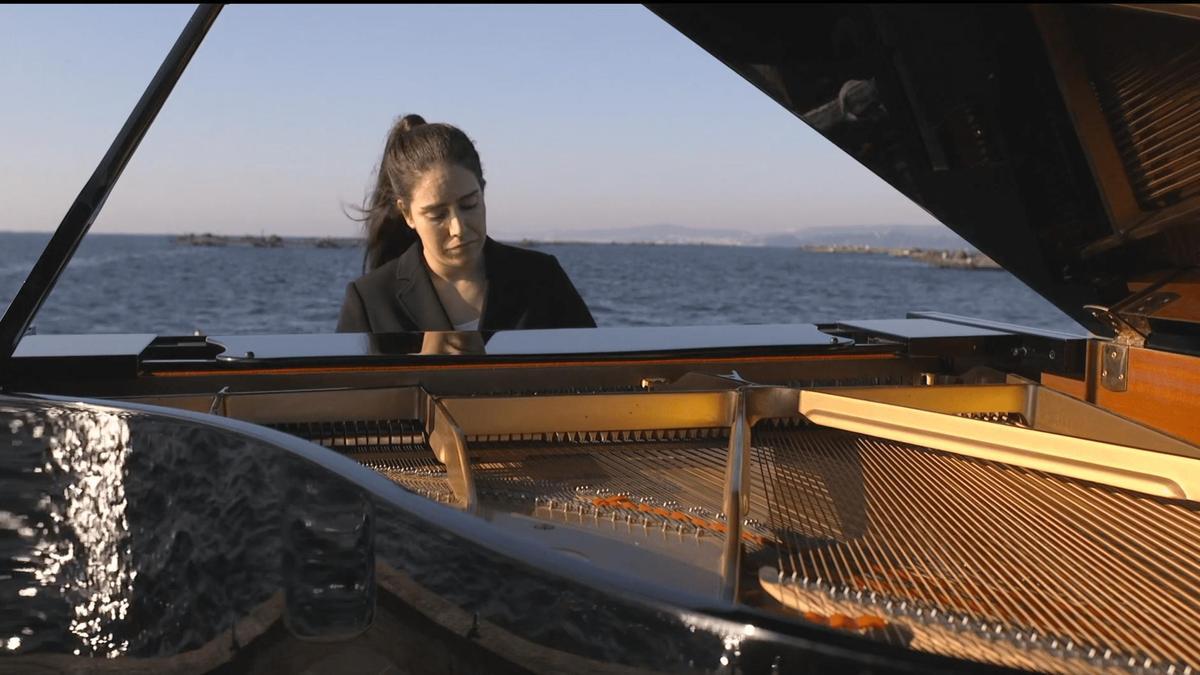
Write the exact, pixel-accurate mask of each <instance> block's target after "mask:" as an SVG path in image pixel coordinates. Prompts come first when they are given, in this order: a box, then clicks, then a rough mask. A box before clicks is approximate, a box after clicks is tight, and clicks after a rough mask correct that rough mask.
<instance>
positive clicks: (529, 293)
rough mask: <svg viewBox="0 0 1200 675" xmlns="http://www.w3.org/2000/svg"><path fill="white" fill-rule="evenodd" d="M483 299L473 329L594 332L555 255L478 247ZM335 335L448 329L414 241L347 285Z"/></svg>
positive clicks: (495, 245)
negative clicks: (483, 275) (484, 287)
mask: <svg viewBox="0 0 1200 675" xmlns="http://www.w3.org/2000/svg"><path fill="white" fill-rule="evenodd" d="M483 256H484V268H485V270H486V274H487V281H488V288H487V297H486V299H485V300H484V303H483V315H482V316H481V317H480V319H479V330H481V331H483V330H513V329H524V328H593V327H595V325H596V322H595V320H593V319H592V314H591V312H589V311H588V308H587V305H586V304H584V302H583V298H581V297H579V292H578V291H576V290H575V286H574V285H573V284H572V283H571V280H570V279H569V278H567V273H566V272H564V271H563V268H562V267H561V266H560V265H559V264H558V260H555V258H554V256H552V255H548V254H545V253H540V252H538V251H529V250H526V249H523V248H516V247H514V246H506V245H505V244H501V243H499V242H497V241H494V240H493V239H492V238H491V237H488V239H487V240H486V241H485V242H484V246H483ZM337 330H338V332H339V333H395V332H400V331H426V330H454V326H453V325H452V324H451V323H450V319H449V317H447V316H446V310H444V309H443V308H442V303H441V301H440V300H438V296H437V291H435V290H434V289H433V282H432V281H430V279H429V270H428V269H427V268H426V267H425V256H424V250H423V249H422V248H421V243H420V242H417V243H415V244H413V245H412V246H409V247H408V250H406V251H405V252H404V253H403V254H401V255H400V257H398V258H396V259H394V260H392V261H390V262H388V263H385V264H384V265H382V266H380V267H378V268H376V269H375V270H373V271H371V272H369V273H367V274H365V275H363V276H361V277H359V278H358V279H356V280H355V281H352V282H351V283H350V284H349V285H348V286H346V299H345V300H343V301H342V312H341V316H339V317H338V324H337Z"/></svg>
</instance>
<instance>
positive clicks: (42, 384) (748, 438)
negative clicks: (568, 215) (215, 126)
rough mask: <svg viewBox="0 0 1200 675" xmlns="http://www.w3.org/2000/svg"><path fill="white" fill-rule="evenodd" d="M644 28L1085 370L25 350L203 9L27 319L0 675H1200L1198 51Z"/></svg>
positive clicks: (893, 358)
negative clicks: (1032, 311) (792, 123)
mask: <svg viewBox="0 0 1200 675" xmlns="http://www.w3.org/2000/svg"><path fill="white" fill-rule="evenodd" d="M650 9H651V10H652V11H653V12H654V13H655V14H657V15H658V16H659V17H661V18H662V19H663V20H664V21H665V22H667V23H668V24H670V25H671V26H673V27H674V28H676V29H678V30H679V31H680V32H681V33H683V34H684V35H686V36H687V37H688V38H690V39H691V40H693V41H694V42H695V43H696V44H697V45H698V48H702V49H704V50H707V51H708V52H709V53H710V54H712V56H713V57H715V58H717V59H719V60H720V61H722V62H723V63H725V64H726V65H727V66H728V67H729V68H731V69H732V70H734V71H735V72H737V73H738V74H740V75H741V76H743V77H744V78H746V79H747V80H748V81H750V82H751V83H753V84H754V85H755V86H756V87H758V88H759V89H761V90H762V92H763V93H764V94H765V95H767V96H769V97H771V98H772V99H774V100H775V101H777V102H778V103H779V104H780V105H782V106H784V107H785V108H787V109H788V110H790V111H792V112H793V113H795V115H796V116H797V117H798V118H799V119H798V120H797V124H800V123H807V124H809V125H811V126H812V127H813V128H815V129H816V130H817V131H819V132H820V133H822V134H823V135H824V136H825V137H826V138H828V139H829V140H831V141H832V142H834V143H835V144H837V145H838V146H839V147H840V148H841V149H843V150H844V151H845V152H847V153H848V154H850V155H851V156H852V157H854V158H855V159H857V160H858V161H859V162H861V163H862V164H863V165H865V166H866V167H867V168H869V169H870V170H872V171H874V172H875V173H876V174H877V175H879V176H880V177H882V178H883V179H884V180H886V181H887V182H888V183H890V184H891V185H892V186H893V187H895V188H896V189H897V190H899V191H900V192H902V193H903V194H905V195H907V196H908V197H909V198H911V199H912V200H914V201H915V202H917V203H918V204H920V205H922V206H923V207H924V208H925V209H927V210H928V211H929V212H930V213H931V214H933V215H934V216H935V217H937V218H938V219H939V220H941V221H942V222H943V223H945V224H946V225H948V226H949V227H951V228H953V229H954V230H955V231H956V232H958V233H959V234H961V235H962V236H963V237H965V238H966V239H967V240H969V241H970V242H971V243H972V244H973V245H975V246H976V247H978V248H979V249H980V250H981V251H982V252H984V253H985V254H987V255H988V256H990V257H991V258H993V259H994V260H996V261H997V262H999V263H1000V264H1001V265H1003V266H1004V267H1005V268H1006V269H1007V270H1009V271H1010V272H1012V273H1013V274H1014V275H1016V276H1017V277H1018V278H1019V279H1021V280H1022V281H1024V282H1025V283H1027V284H1028V285H1029V286H1030V287H1032V288H1033V289H1035V290H1036V291H1037V292H1039V293H1040V294H1041V295H1043V296H1044V297H1045V298H1047V299H1048V300H1050V301H1051V302H1053V303H1054V304H1055V305H1056V306H1057V307H1059V308H1060V309H1061V310H1062V311H1063V312H1065V313H1066V314H1068V315H1069V316H1071V317H1072V318H1074V319H1075V320H1076V321H1078V322H1079V323H1080V324H1081V325H1082V326H1084V327H1086V328H1087V329H1088V330H1089V331H1090V333H1091V334H1090V336H1084V335H1082V334H1079V335H1075V334H1069V333H1059V332H1054V331H1046V330H1036V329H1030V328H1023V327H1019V326H1013V325H1008V324H1003V323H999V322H996V321H992V320H989V319H988V318H987V317H980V318H970V317H962V316H951V315H944V314H937V313H920V314H910V315H909V316H908V317H907V318H905V319H889V320H882V319H881V320H862V321H852V320H849V319H847V320H846V321H845V322H837V323H831V324H822V325H778V326H775V325H766V326H726V327H720V328H711V327H710V328H706V329H686V328H672V329H666V328H637V329H635V328H598V329H587V330H584V329H580V330H558V331H523V332H499V333H482V334H481V333H468V334H432V333H431V334H424V335H422V334H390V335H303V336H297V335H290V336H221V335H192V336H160V335H106V336H66V335H26V329H27V327H28V326H29V324H30V321H31V320H32V317H33V316H34V314H35V313H36V311H37V309H38V307H39V306H40V305H41V303H42V301H43V300H44V299H45V297H46V295H47V294H48V293H49V291H50V289H51V288H52V287H53V284H54V282H55V280H56V279H57V278H58V275H59V274H60V273H61V271H62V269H63V267H64V266H65V265H66V264H67V263H68V261H69V258H70V256H71V254H72V252H73V251H74V250H75V248H76V246H77V245H78V243H79V240H80V239H81V238H82V237H83V236H84V234H85V233H86V231H87V229H88V227H89V226H90V224H91V223H92V222H93V220H94V219H95V216H96V213H97V212H98V210H99V208H100V206H101V205H102V204H103V202H104V198H105V197H106V196H107V194H108V192H109V190H111V189H112V185H113V183H115V181H116V180H117V178H118V177H119V176H120V172H121V169H122V168H123V167H124V165H125V162H127V161H128V158H129V156H130V155H131V154H132V152H133V151H134V149H136V146H137V144H138V141H139V140H140V139H141V137H142V135H143V134H144V133H145V130H146V129H147V128H148V127H149V125H150V123H151V122H152V121H153V118H154V115H155V113H156V112H157V110H158V108H159V107H160V106H161V105H162V102H163V101H164V100H165V98H166V96H167V95H168V94H169V92H170V89H171V87H172V86H173V84H174V82H175V80H176V79H178V77H179V74H180V73H181V72H182V70H183V68H184V67H185V66H186V64H187V61H188V59H189V58H190V56H191V54H192V53H193V52H194V51H195V49H196V47H197V45H198V44H199V43H200V40H201V39H202V38H203V36H204V34H205V32H206V31H207V29H208V27H209V26H210V25H211V24H212V22H213V21H214V20H215V19H216V17H217V13H218V11H219V7H212V6H201V7H200V8H199V9H198V10H197V11H196V14H195V16H194V17H193V19H192V21H191V22H190V23H189V24H188V26H187V27H186V28H185V29H184V31H183V34H182V35H181V36H180V38H179V40H178V41H177V43H176V45H175V47H174V48H173V49H172V51H171V53H170V54H169V55H168V56H167V57H166V59H165V61H164V63H163V66H162V68H161V69H160V70H159V72H158V74H157V75H156V76H155V79H154V81H153V82H152V83H151V84H150V86H149V87H148V89H147V91H146V94H145V96H144V97H143V99H142V100H141V101H140V102H139V104H138V106H137V108H136V109H135V110H134V111H133V113H132V114H131V116H130V118H129V122H128V123H127V124H126V126H125V127H124V128H123V129H122V131H121V133H120V134H119V135H118V137H117V139H116V140H115V141H114V143H113V146H112V148H111V149H110V151H109V153H108V155H106V157H105V159H104V160H103V162H102V163H101V165H100V166H99V167H98V168H97V170H96V173H95V174H94V175H93V176H92V179H91V180H90V181H89V182H88V184H87V185H85V186H84V188H83V190H82V191H81V193H80V195H79V198H78V199H77V201H76V202H75V204H74V206H73V207H72V209H71V210H70V212H69V213H68V214H67V216H66V217H65V218H64V220H63V223H62V226H61V227H60V228H59V230H58V231H57V232H56V234H55V235H54V237H53V239H52V240H51V242H50V244H49V245H48V246H47V249H46V252H45V253H44V254H43V255H42V257H41V258H40V259H39V260H38V262H37V264H36V265H35V267H34V269H33V271H32V272H31V274H30V276H29V279H28V281H27V282H26V283H25V285H24V286H23V287H22V288H21V290H20V292H19V293H18V295H17V297H16V298H15V299H14V300H13V302H12V305H11V306H10V308H9V310H8V312H7V313H6V314H5V316H4V319H3V321H2V322H0V348H2V349H0V387H2V393H0V422H2V423H0V438H3V442H0V453H2V457H3V459H2V460H0V467H3V471H2V472H0V481H3V485H4V487H3V491H2V492H0V494H2V495H3V496H2V497H0V499H2V500H3V504H4V506H3V507H0V529H2V530H3V534H2V537H0V542H2V547H3V548H0V550H2V551H3V555H0V603H3V611H0V670H2V671H5V672H9V671H13V672H209V671H216V672H308V673H320V672H345V671H364V672H403V673H407V672H413V673H424V672H490V673H498V672H599V673H609V672H613V673H615V672H724V673H792V672H812V673H825V672H856V673H876V672H879V673H883V672H921V673H931V672H972V673H974V672H990V671H996V672H1002V671H1011V670H1019V671H1021V670H1023V671H1039V672H1042V671H1044V672H1063V673H1076V672H1114V673H1115V672H1122V673H1123V672H1136V673H1163V674H1164V675H1176V674H1178V675H1184V674H1187V673H1193V672H1196V671H1197V670H1198V669H1200V422H1198V421H1197V420H1200V274H1198V273H1197V270H1196V265H1197V262H1198V261H1200V23H1198V22H1200V11H1198V10H1196V9H1195V8H1194V7H1188V6H1181V5H1155V6H1132V5H1114V6H1093V5H1064V6H1044V5H1033V6H1025V5H998V6H991V5H981V6H953V5H949V6H948V5H936V6H903V5H901V6H891V5H886V6H874V5H816V4H804V5H793V6H781V5H764V6H757V5H697V6H688V5H652V6H650ZM450 352H454V353H453V354H451V353H450Z"/></svg>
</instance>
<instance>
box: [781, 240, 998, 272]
mask: <svg viewBox="0 0 1200 675" xmlns="http://www.w3.org/2000/svg"><path fill="white" fill-rule="evenodd" d="M800 248H802V249H803V250H805V251H809V252H811V253H875V254H886V255H890V256H892V257H893V258H912V259H913V260H919V261H921V262H924V263H928V264H930V265H933V266H934V267H945V268H949V269H959V270H1001V269H1004V268H1003V267H1001V266H1000V264H999V263H997V262H996V261H995V260H992V259H991V258H989V257H987V256H986V255H984V254H982V253H976V252H973V251H967V250H963V249H957V250H947V249H926V248H880V247H871V246H866V245H840V246H823V245H809V246H802V247H800Z"/></svg>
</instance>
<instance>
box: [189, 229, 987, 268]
mask: <svg viewBox="0 0 1200 675" xmlns="http://www.w3.org/2000/svg"><path fill="white" fill-rule="evenodd" d="M509 241H511V242H512V243H514V244H516V245H517V246H523V247H527V248H538V247H541V246H546V245H559V244H565V245H571V246H580V245H587V246H616V245H623V246H628V245H635V246H764V245H766V246H770V244H762V243H758V244H748V243H743V242H706V241H678V240H665V241H663V240H659V241H653V240H650V241H608V242H605V241H595V240H592V241H571V240H569V239H559V238H555V239H553V240H544V239H537V238H530V237H525V238H521V239H517V240H511V239H510V240H509ZM173 242H174V243H175V244H177V245H182V246H205V247H225V246H250V247H254V248H284V247H289V248H290V247H302V248H335V249H338V248H357V247H360V246H362V244H363V240H362V239H360V238H354V237H286V238H285V237H281V236H279V235H276V234H272V235H223V234H212V233H210V232H205V233H200V234H197V233H187V234H181V235H177V236H175V237H174V239H173ZM774 247H777V248H789V247H795V248H797V249H799V250H803V251H807V252H809V253H869V254H878V255H889V256H892V257H897V258H911V259H913V260H918V261H920V262H924V263H927V264H929V265H933V266H934V267H943V268H948V269H966V270H999V269H1002V268H1001V267H1000V265H998V264H997V263H996V262H995V261H994V260H992V259H991V258H989V257H988V256H986V255H983V254H982V253H978V252H975V251H968V250H966V249H945V248H923V247H905V246H872V245H870V244H804V245H800V246H795V245H791V246H789V245H787V244H783V245H779V244H777V245H775V246H774Z"/></svg>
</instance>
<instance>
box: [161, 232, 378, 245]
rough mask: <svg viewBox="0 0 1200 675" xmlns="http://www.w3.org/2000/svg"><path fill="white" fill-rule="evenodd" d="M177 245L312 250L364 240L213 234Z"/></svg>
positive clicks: (179, 237)
mask: <svg viewBox="0 0 1200 675" xmlns="http://www.w3.org/2000/svg"><path fill="white" fill-rule="evenodd" d="M174 242H175V243H176V244H180V245H183V246H216V247H222V246H253V247H254V248H283V247H285V246H289V247H290V246H306V247H312V248H356V247H358V246H361V245H362V239H358V238H353V237H286V238H285V237H281V236H279V235H277V234H270V235H257V236H256V235H252V234H245V235H240V236H235V235H225V234H212V233H209V232H205V233H203V234H195V233H190V232H189V233H188V234H181V235H177V236H176V237H175V238H174Z"/></svg>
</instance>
